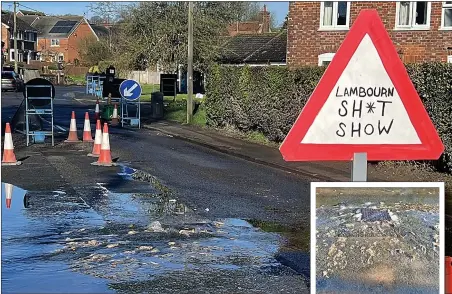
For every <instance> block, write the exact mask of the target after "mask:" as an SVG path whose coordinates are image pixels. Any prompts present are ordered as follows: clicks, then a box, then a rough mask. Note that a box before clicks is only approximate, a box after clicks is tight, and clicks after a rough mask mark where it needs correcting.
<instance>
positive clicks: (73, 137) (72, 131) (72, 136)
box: [64, 111, 79, 143]
mask: <svg viewBox="0 0 452 294" xmlns="http://www.w3.org/2000/svg"><path fill="white" fill-rule="evenodd" d="M64 142H68V143H73V142H79V139H78V137H77V123H76V122H75V112H74V111H72V117H71V125H70V127H69V136H68V138H67V140H66V141H64Z"/></svg>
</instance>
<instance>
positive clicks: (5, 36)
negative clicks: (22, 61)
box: [2, 24, 9, 49]
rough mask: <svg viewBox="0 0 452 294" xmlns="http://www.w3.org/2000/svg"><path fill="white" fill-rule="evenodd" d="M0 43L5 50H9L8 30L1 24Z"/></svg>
mask: <svg viewBox="0 0 452 294" xmlns="http://www.w3.org/2000/svg"><path fill="white" fill-rule="evenodd" d="M2 42H4V43H5V48H6V49H8V48H9V31H8V29H7V28H6V27H5V26H4V25H3V24H2Z"/></svg>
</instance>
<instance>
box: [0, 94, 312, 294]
mask: <svg viewBox="0 0 452 294" xmlns="http://www.w3.org/2000/svg"><path fill="white" fill-rule="evenodd" d="M84 90H85V88H84V87H56V97H55V100H54V102H55V125H57V126H58V127H56V129H55V131H56V132H55V135H56V137H55V146H54V147H52V146H51V144H49V139H47V142H46V144H32V145H30V146H29V147H26V146H25V136H24V135H23V134H20V133H13V139H14V147H15V154H16V157H17V158H18V160H22V159H23V163H22V165H20V166H12V167H9V166H8V167H3V166H2V182H3V183H8V184H12V185H14V188H13V195H12V199H11V208H9V209H8V208H6V206H5V204H2V209H3V214H2V222H3V225H2V232H3V234H2V242H3V243H2V245H3V257H2V263H3V267H2V275H3V277H2V284H3V285H2V287H3V290H4V291H5V293H11V292H26V291H31V290H33V289H37V288H39V289H40V290H41V291H47V292H61V291H67V289H68V288H70V291H71V292H77V293H88V292H91V293H92V292H102V293H105V292H119V293H139V292H150V291H151V292H153V293H174V292H176V291H177V292H180V293H193V292H196V293H213V292H215V293H231V292H233V293H307V292H308V284H309V283H308V280H309V275H308V273H309V252H308V250H309V249H308V248H309V235H308V232H309V217H310V216H309V182H310V180H311V179H309V178H307V177H302V176H300V175H295V174H291V173H288V172H285V171H282V170H278V169H274V168H271V167H266V166H263V165H258V164H255V163H252V162H249V161H246V160H243V159H239V158H236V157H232V156H229V155H225V154H222V153H219V152H217V151H213V150H210V149H208V148H204V147H201V146H198V145H194V144H191V143H188V142H186V141H182V140H180V139H177V138H174V137H172V136H168V135H165V134H162V133H160V132H157V131H153V130H150V129H146V128H142V129H140V130H139V129H134V128H123V129H122V128H120V127H110V128H109V131H110V146H111V152H112V157H113V158H115V159H117V164H118V166H116V167H98V166H92V165H91V164H90V163H92V162H94V161H96V159H95V158H92V157H88V156H86V155H87V154H88V153H89V152H90V151H91V149H92V145H91V144H86V143H82V142H81V143H64V142H63V141H64V140H65V139H66V138H67V135H68V133H67V130H68V129H69V124H70V118H71V112H72V111H75V113H76V119H77V130H78V136H79V138H81V137H82V131H83V123H84V121H83V118H84V114H85V111H89V113H90V116H92V115H93V112H94V106H95V102H94V101H95V100H94V99H93V100H92V102H89V101H86V100H84V99H79V98H80V97H83V96H84V95H83V93H84ZM21 102H22V94H21V93H19V94H18V93H3V95H2V126H4V124H5V123H6V122H8V121H9V120H10V119H11V118H12V116H13V115H14V113H15V110H16V109H17V107H18V105H19V104H20V103H21ZM142 111H143V112H142V116H143V117H145V116H146V113H145V112H146V108H143V110H142ZM94 129H95V125H94V121H91V130H92V134H93V136H94ZM2 131H3V132H4V129H2ZM2 148H3V145H2ZM2 191H3V192H2V202H3V203H5V200H4V199H5V198H4V197H5V196H4V195H5V188H4V187H2ZM49 281H51V282H49Z"/></svg>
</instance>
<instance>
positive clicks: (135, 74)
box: [126, 71, 160, 84]
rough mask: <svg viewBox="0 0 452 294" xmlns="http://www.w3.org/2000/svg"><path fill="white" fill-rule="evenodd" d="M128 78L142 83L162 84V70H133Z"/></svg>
mask: <svg viewBox="0 0 452 294" xmlns="http://www.w3.org/2000/svg"><path fill="white" fill-rule="evenodd" d="M126 78H127V79H130V80H135V81H137V82H138V83H140V84H160V72H155V71H131V72H130V73H129V74H127V75H126Z"/></svg>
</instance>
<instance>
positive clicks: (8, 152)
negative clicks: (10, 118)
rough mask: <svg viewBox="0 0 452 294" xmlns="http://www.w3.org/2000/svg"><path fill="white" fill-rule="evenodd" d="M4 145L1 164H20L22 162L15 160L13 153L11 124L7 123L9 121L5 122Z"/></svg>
mask: <svg viewBox="0 0 452 294" xmlns="http://www.w3.org/2000/svg"><path fill="white" fill-rule="evenodd" d="M4 146H5V147H4V148H3V160H2V165H20V164H22V162H20V161H17V160H16V155H15V154H14V145H13V137H12V135H11V126H10V125H9V123H6V128H5V145H4Z"/></svg>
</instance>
